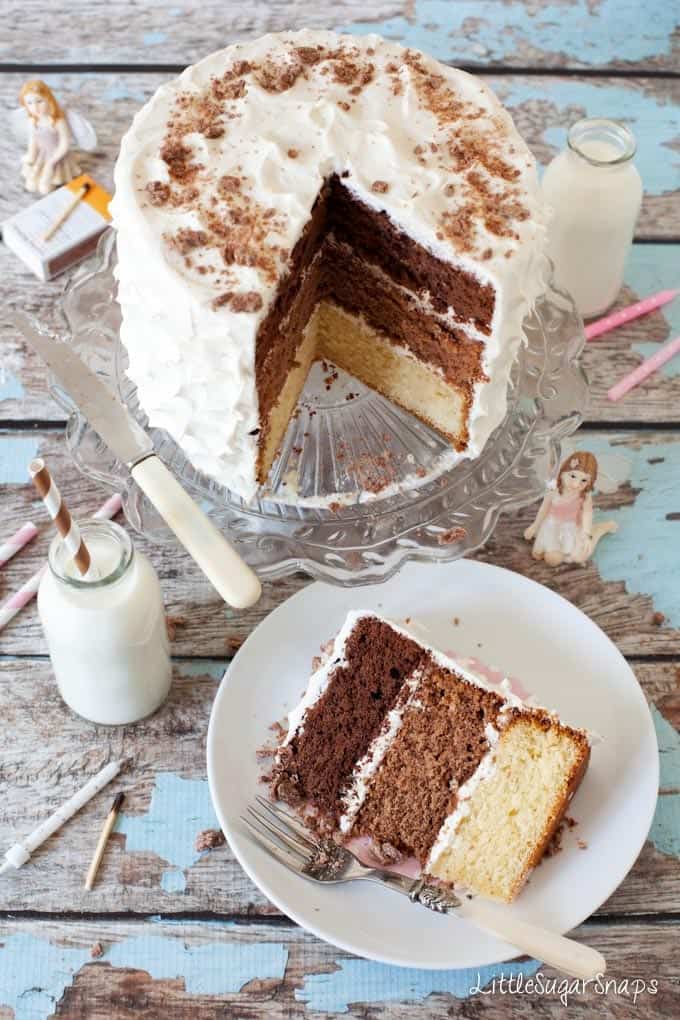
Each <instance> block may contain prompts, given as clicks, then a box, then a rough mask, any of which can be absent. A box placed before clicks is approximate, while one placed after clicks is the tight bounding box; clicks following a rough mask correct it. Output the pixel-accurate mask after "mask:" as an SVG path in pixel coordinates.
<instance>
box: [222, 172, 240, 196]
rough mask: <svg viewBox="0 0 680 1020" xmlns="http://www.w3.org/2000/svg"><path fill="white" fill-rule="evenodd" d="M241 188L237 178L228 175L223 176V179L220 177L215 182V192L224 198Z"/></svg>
mask: <svg viewBox="0 0 680 1020" xmlns="http://www.w3.org/2000/svg"><path fill="white" fill-rule="evenodd" d="M240 187H241V181H240V180H239V178H238V177H232V176H231V175H230V174H225V175H224V177H220V179H219V181H218V182H217V190H218V192H219V193H220V195H222V197H223V198H224V197H225V196H226V195H231V194H233V192H235V191H238V190H239V189H240Z"/></svg>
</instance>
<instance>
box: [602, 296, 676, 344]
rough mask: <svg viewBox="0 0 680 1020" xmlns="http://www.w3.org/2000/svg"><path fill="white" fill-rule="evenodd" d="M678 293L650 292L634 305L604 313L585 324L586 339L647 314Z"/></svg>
mask: <svg viewBox="0 0 680 1020" xmlns="http://www.w3.org/2000/svg"><path fill="white" fill-rule="evenodd" d="M678 294H680V290H660V291H659V293H658V294H651V295H650V296H649V297H646V298H643V300H642V301H636V302H635V304H634V305H628V307H627V308H621V309H620V310H619V311H618V312H612V314H611V315H605V317H604V319H597V320H596V321H595V322H591V323H590V325H589V326H586V328H585V330H584V332H585V335H586V340H594V339H595V337H596V336H602V334H603V333H608V332H609V331H610V329H616V328H617V327H618V326H623V325H624V323H626V322H631V321H632V320H633V319H638V318H639V317H640V316H641V315H648V314H649V312H653V311H654V310H655V309H657V308H660V307H661V306H662V305H666V304H668V302H669V301H672V300H673V298H675V297H677V296H678Z"/></svg>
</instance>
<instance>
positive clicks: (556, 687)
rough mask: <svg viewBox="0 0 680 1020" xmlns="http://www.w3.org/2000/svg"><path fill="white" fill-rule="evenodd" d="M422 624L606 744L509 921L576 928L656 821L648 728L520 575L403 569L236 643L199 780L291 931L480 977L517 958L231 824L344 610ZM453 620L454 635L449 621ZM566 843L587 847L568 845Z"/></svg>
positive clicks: (610, 661)
mask: <svg viewBox="0 0 680 1020" xmlns="http://www.w3.org/2000/svg"><path fill="white" fill-rule="evenodd" d="M349 609H372V610H375V611H377V612H380V613H382V614H384V615H385V616H387V617H390V618H392V619H394V620H397V621H403V620H404V619H405V618H406V617H411V619H412V621H414V622H415V621H418V623H420V624H422V625H424V626H425V627H426V628H427V631H428V637H429V639H430V640H431V642H432V644H434V645H435V646H437V647H439V648H441V649H443V650H444V651H454V652H455V653H456V654H458V655H460V656H475V657H477V658H479V659H481V660H482V661H484V662H485V663H487V664H488V665H490V666H497V667H500V668H501V669H502V670H503V672H504V673H505V674H506V675H509V676H513V677H518V678H520V679H521V681H522V682H523V684H524V685H525V687H526V688H527V690H528V691H530V692H531V693H532V694H534V695H535V696H536V698H537V700H538V702H539V703H540V704H542V705H545V706H547V707H549V708H554V709H556V710H557V711H558V712H559V713H560V715H561V716H562V717H563V719H564V720H565V721H566V722H570V723H573V724H574V725H576V726H585V727H587V728H588V729H590V730H594V731H595V732H597V733H598V734H600V735H601V736H602V737H603V738H604V739H603V741H602V742H601V743H598V744H596V745H595V746H594V748H593V753H592V758H591V763H590V767H589V769H588V772H587V773H586V777H585V779H584V781H583V783H582V785H581V788H580V789H579V791H578V793H577V794H576V796H575V798H574V800H573V802H572V804H571V806H570V809H569V813H570V815H571V816H573V817H575V818H576V820H577V821H578V828H577V829H575V830H574V831H573V833H570V836H573V838H568V839H565V844H566V846H565V848H564V849H563V851H562V852H561V853H559V854H556V855H555V856H554V857H551V858H549V859H545V860H544V861H543V863H542V864H541V866H540V867H539V868H537V869H536V871H535V872H534V873H533V875H532V876H531V880H530V882H529V884H528V886H527V887H526V888H525V889H524V890H523V892H522V893H521V894H520V896H519V898H518V900H517V901H516V902H515V903H514V904H513V905H512V906H511V907H508V910H510V911H512V912H513V913H515V914H516V915H517V916H520V917H524V918H527V919H529V920H532V921H535V922H537V923H540V924H543V925H545V926H546V927H548V928H552V929H554V930H555V931H560V932H566V931H569V930H571V929H572V928H575V927H576V926H577V925H578V924H580V923H581V921H583V920H584V919H585V918H586V917H588V916H589V915H590V914H592V913H593V911H595V910H596V909H597V908H598V907H599V906H600V904H602V903H603V902H604V901H605V900H606V899H607V897H608V896H609V895H610V894H611V893H612V892H613V891H614V890H615V889H616V887H617V886H618V885H619V883H620V882H621V881H622V879H623V878H624V877H625V875H626V874H627V872H628V870H629V869H630V867H631V866H632V864H633V862H634V861H635V859H636V857H637V855H638V853H639V852H640V849H641V847H642V844H643V843H644V840H645V837H646V836H647V833H648V831H649V827H650V824H651V820H652V815H653V813H654V807H655V804H656V796H657V789H658V779H659V766H658V751H657V744H656V737H655V733H654V726H653V723H652V719H651V716H650V713H649V709H648V708H647V703H646V701H645V698H644V695H643V693H642V691H641V689H640V687H639V685H638V683H637V680H636V679H635V676H634V674H633V673H632V671H631V669H630V667H629V666H628V664H627V663H626V661H625V659H624V658H623V656H622V655H621V654H620V652H619V651H618V650H617V648H616V647H615V646H614V645H613V644H612V643H611V641H610V640H609V638H607V637H606V636H605V635H604V634H603V633H602V631H601V630H600V629H599V628H598V627H596V626H595V624H594V623H593V622H592V621H591V620H589V619H588V617H587V616H584V614H583V613H581V612H580V611H579V610H578V609H576V608H575V607H574V606H572V605H571V603H569V602H567V601H566V600H565V599H563V598H561V597H560V596H559V595H556V594H555V593H554V592H552V591H550V590H549V589H548V588H544V587H543V586H542V585H539V584H536V583H535V582H534V581H530V580H528V579H527V578H525V577H522V576H521V575H520V574H515V573H512V572H511V571H509V570H503V569H501V568H500V567H494V566H489V565H487V564H483V563H477V562H474V561H469V560H460V561H459V562H457V563H451V564H442V565H435V564H428V565H423V564H416V563H412V564H408V565H407V566H405V567H404V568H403V569H402V571H401V572H400V573H399V574H398V575H397V577H395V578H393V579H392V580H391V581H388V582H387V583H386V584H383V585H381V586H379V587H367V588H363V589H359V590H356V589H355V590H350V589H345V588H337V587H331V586H328V585H324V584H319V583H317V584H312V585H310V586H309V587H307V588H305V589H303V590H302V591H301V592H299V593H298V594H297V595H295V596H294V597H293V598H291V599H289V600H288V602H286V603H284V604H283V605H282V606H280V607H279V608H278V609H277V610H276V611H275V612H273V613H271V614H270V615H269V616H268V617H267V618H266V619H265V620H264V621H263V622H262V623H261V624H260V626H259V627H258V628H257V629H256V630H255V631H254V633H253V634H252V635H251V636H250V637H249V638H248V640H247V641H246V642H245V644H244V645H243V647H242V648H241V650H240V651H239V653H238V655H237V656H236V658H235V659H234V660H233V662H232V663H231V665H230V667H229V669H228V671H227V673H226V675H225V677H224V679H223V681H222V685H221V687H220V689H219V692H218V695H217V698H216V700H215V704H214V707H213V711H212V716H211V719H210V727H209V730H208V780H209V783H210V791H211V794H212V799H213V803H214V805H215V810H216V812H217V816H218V818H219V821H220V824H221V826H222V828H223V830H224V832H225V835H226V837H227V839H228V840H229V845H230V846H231V848H232V850H233V852H234V854H235V855H236V857H237V858H238V860H239V862H240V863H241V865H242V867H243V868H244V870H245V871H246V872H247V874H248V875H249V876H250V878H251V879H252V880H253V881H254V882H255V883H256V885H258V886H259V887H260V889H261V890H262V892H263V893H264V894H265V895H266V896H267V897H268V898H269V899H270V900H271V901H272V902H273V903H274V904H276V906H277V907H278V908H279V909H280V910H282V911H283V912H284V913H285V914H287V915H288V916H289V917H290V918H292V920H294V921H296V922H297V923H298V924H300V925H302V926H303V927H304V928H307V929H308V930H309V931H311V932H313V933H314V934H315V935H318V936H319V937H320V938H323V939H326V940H327V941H328V942H332V943H334V944H335V945H336V946H339V947H340V948H341V949H345V950H347V951H349V952H351V953H356V954H357V955H359V956H365V957H369V958H371V959H374V960H380V961H383V962H386V963H394V964H400V965H403V966H410V967H425V968H430V969H440V968H450V967H481V966H485V965H487V964H491V963H497V962H500V961H502V960H507V959H511V958H512V957H513V956H516V955H517V952H516V950H514V949H513V947H512V946H510V945H508V944H507V943H505V942H502V941H500V940H499V939H496V938H493V937H491V936H488V935H486V934H484V932H481V931H479V930H477V929H476V928H474V927H473V926H471V925H470V924H468V923H467V922H464V921H461V920H458V919H456V918H452V917H443V916H438V915H436V914H433V913H431V912H430V911H428V910H426V909H424V908H419V907H416V906H413V905H412V904H411V903H409V902H408V900H406V899H405V898H403V897H401V896H399V895H397V894H396V893H394V892H391V891H390V890H388V889H383V888H381V887H380V886H372V885H367V884H365V883H354V884H353V885H346V886H326V887H324V886H321V885H318V884H316V883H313V882H309V881H307V880H305V879H303V878H299V877H298V876H297V875H294V874H292V873H291V872H289V871H288V870H287V869H286V868H284V867H283V866H282V865H280V864H278V862H276V861H274V860H272V859H271V858H270V857H269V856H268V855H267V854H266V853H265V852H264V851H263V850H261V849H260V848H259V847H258V846H257V845H256V844H255V843H253V842H252V841H251V839H250V838H249V836H248V835H247V833H246V832H245V831H244V826H243V824H242V823H241V822H240V821H239V816H240V815H241V814H243V812H244V810H245V808H246V806H247V804H248V803H249V802H251V801H252V800H253V798H254V797H255V795H256V794H257V793H262V792H263V787H262V785H261V784H260V783H258V777H259V775H260V774H261V770H262V763H261V762H258V761H257V759H256V757H255V751H256V748H258V747H261V746H262V745H263V744H265V743H267V742H271V740H272V733H271V731H270V729H269V727H270V725H271V723H272V722H273V721H274V720H277V719H282V718H283V717H284V716H285V714H286V713H287V712H288V711H289V710H290V709H291V708H292V707H293V705H295V704H296V702H297V701H298V700H299V698H300V696H301V694H302V692H303V690H304V688H305V686H306V683H307V678H308V676H309V674H310V668H311V661H312V657H313V656H314V655H316V654H318V652H319V646H320V645H321V644H322V642H324V641H326V640H327V639H328V638H329V637H331V636H332V635H333V634H334V633H335V632H336V631H337V630H338V629H339V628H340V625H341V624H342V621H343V619H344V617H345V614H346V612H347V610H349ZM455 617H457V618H458V620H459V623H458V625H455V624H454V622H453V621H454V618H455ZM576 836H578V838H580V839H582V840H585V842H586V843H587V849H584V850H582V849H579V848H578V847H577V845H576Z"/></svg>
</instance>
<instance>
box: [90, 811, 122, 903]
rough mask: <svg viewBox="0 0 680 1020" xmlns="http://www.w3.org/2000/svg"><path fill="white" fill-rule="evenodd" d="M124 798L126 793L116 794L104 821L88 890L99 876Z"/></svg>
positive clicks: (93, 859) (91, 868)
mask: <svg viewBox="0 0 680 1020" xmlns="http://www.w3.org/2000/svg"><path fill="white" fill-rule="evenodd" d="M124 800H125V794H124V793H118V794H116V798H115V800H114V802H113V804H112V805H111V810H110V811H109V813H108V815H107V816H106V820H105V822H104V826H103V828H102V831H101V835H100V837H99V842H98V843H97V847H96V849H95V852H94V856H93V858H92V863H91V864H90V867H89V870H88V872H87V877H86V879H85V888H86V889H87V890H91V889H92V886H93V885H94V880H95V878H96V877H97V872H98V871H99V865H100V864H101V862H102V857H103V856H104V850H105V849H106V844H107V843H108V841H109V836H110V835H111V830H112V829H113V827H114V825H115V824H116V819H117V818H118V814H119V812H120V808H121V805H122V803H123V801H124Z"/></svg>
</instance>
